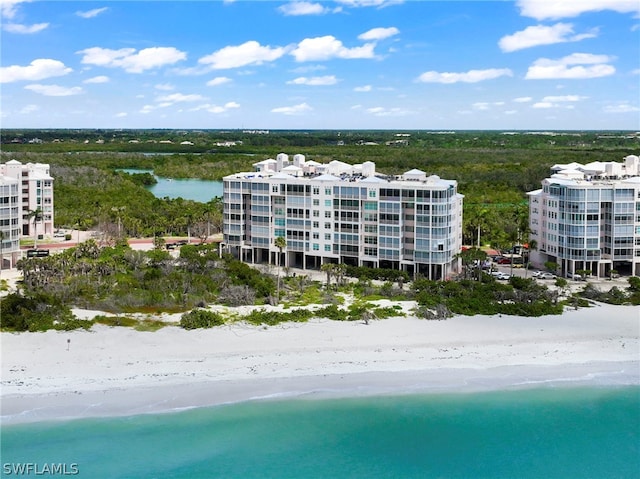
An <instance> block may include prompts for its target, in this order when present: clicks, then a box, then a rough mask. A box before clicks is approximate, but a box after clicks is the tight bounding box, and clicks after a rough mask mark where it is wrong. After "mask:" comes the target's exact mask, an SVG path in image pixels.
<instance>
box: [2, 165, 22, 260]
mask: <svg viewBox="0 0 640 479" xmlns="http://www.w3.org/2000/svg"><path fill="white" fill-rule="evenodd" d="M21 230H22V215H21V213H20V184H19V182H18V180H16V179H15V178H10V177H8V176H3V175H0V272H1V271H2V270H3V269H9V268H13V267H14V266H15V264H16V261H18V260H19V259H20V233H21Z"/></svg>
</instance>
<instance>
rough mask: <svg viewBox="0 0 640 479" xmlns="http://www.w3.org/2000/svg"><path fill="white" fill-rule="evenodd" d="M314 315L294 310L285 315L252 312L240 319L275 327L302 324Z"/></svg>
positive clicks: (306, 311)
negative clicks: (280, 324) (285, 324)
mask: <svg viewBox="0 0 640 479" xmlns="http://www.w3.org/2000/svg"><path fill="white" fill-rule="evenodd" d="M313 315H314V313H313V312H312V311H309V310H307V309H295V310H293V311H289V312H287V313H279V312H277V311H265V310H257V309H256V310H253V311H252V312H251V313H249V314H247V315H246V316H244V317H243V318H242V319H243V320H245V321H247V322H248V323H251V324H255V325H260V324H266V325H269V326H275V325H276V324H279V323H286V322H298V323H303V322H305V321H307V320H308V319H309V318H311V317H312V316H313Z"/></svg>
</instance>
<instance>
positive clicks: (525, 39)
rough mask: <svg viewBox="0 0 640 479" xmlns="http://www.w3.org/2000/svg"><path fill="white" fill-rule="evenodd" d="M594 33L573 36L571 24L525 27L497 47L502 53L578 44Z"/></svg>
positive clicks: (507, 37) (503, 38)
mask: <svg viewBox="0 0 640 479" xmlns="http://www.w3.org/2000/svg"><path fill="white" fill-rule="evenodd" d="M596 36H597V35H596V31H594V32H592V33H582V34H578V35H574V33H573V25H572V24H571V23H556V24H555V25H551V26H547V25H535V26H532V27H527V28H525V29H524V30H522V31H520V32H516V33H514V34H513V35H506V36H504V37H502V38H501V39H500V41H499V42H498V46H499V47H500V49H501V50H502V51H503V52H515V51H516V50H522V49H524V48H531V47H536V46H538V45H553V44H554V43H566V42H578V41H580V40H584V39H585V38H594V37H596Z"/></svg>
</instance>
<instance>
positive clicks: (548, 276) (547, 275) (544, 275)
mask: <svg viewBox="0 0 640 479" xmlns="http://www.w3.org/2000/svg"><path fill="white" fill-rule="evenodd" d="M557 278H558V277H557V276H556V275H555V274H553V273H540V274H539V275H538V279H557Z"/></svg>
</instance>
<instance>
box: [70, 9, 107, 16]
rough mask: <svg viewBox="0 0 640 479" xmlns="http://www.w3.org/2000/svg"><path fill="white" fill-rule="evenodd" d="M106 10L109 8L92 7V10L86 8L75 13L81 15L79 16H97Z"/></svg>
mask: <svg viewBox="0 0 640 479" xmlns="http://www.w3.org/2000/svg"><path fill="white" fill-rule="evenodd" d="M107 10H109V9H108V8H107V7H102V8H94V9H93V10H87V11H84V12H80V11H78V12H76V15H77V16H79V17H81V18H94V17H97V16H98V15H100V14H101V13H104V12H106V11H107Z"/></svg>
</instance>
